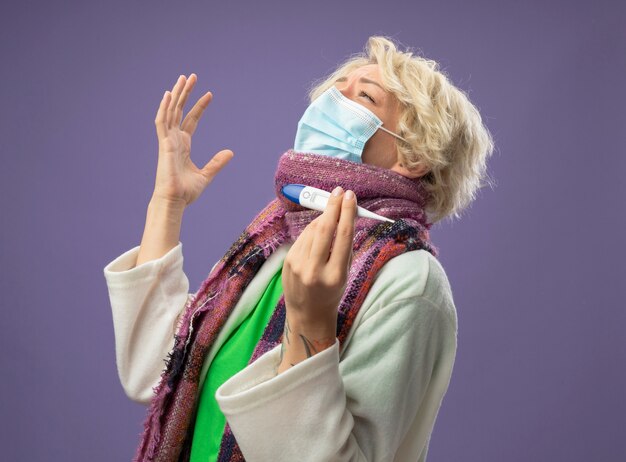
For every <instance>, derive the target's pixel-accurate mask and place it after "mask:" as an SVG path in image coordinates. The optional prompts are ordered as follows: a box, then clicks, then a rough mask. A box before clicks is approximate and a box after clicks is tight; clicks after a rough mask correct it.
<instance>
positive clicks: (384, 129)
mask: <svg viewBox="0 0 626 462" xmlns="http://www.w3.org/2000/svg"><path fill="white" fill-rule="evenodd" d="M378 128H380V129H381V130H382V131H384V132H387V133H389V134H390V135H391V136H395V137H396V138H398V139H399V140H402V141H404V142H405V143H407V144H408V143H409V142H408V141H407V140H405V139H404V138H402V137H401V136H400V135H396V134H395V133H394V132H392V131H391V130H387V129H386V128H385V127H383V126H382V125H381V126H380V127H378Z"/></svg>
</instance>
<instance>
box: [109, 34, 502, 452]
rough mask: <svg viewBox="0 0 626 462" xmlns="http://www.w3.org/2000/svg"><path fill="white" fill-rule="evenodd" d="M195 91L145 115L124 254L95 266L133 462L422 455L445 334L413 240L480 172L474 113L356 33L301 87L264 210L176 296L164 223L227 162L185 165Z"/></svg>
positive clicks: (427, 253)
mask: <svg viewBox="0 0 626 462" xmlns="http://www.w3.org/2000/svg"><path fill="white" fill-rule="evenodd" d="M195 82H196V77H195V75H194V74H192V75H191V76H190V77H189V79H186V78H185V77H184V76H181V77H180V78H179V80H178V81H177V83H176V85H175V86H174V88H173V90H172V92H171V93H170V92H165V95H164V97H163V99H162V101H161V104H160V107H159V110H158V112H157V116H156V119H155V124H156V130H157V135H158V138H159V159H158V166H157V176H156V182H155V190H154V193H153V196H152V199H151V201H150V204H149V206H148V213H147V220H146V227H145V230H144V235H143V238H142V241H141V245H140V246H138V247H135V248H133V249H131V250H129V251H127V252H125V253H124V254H122V255H120V256H119V257H117V258H116V259H115V260H113V261H112V262H111V263H109V264H108V265H107V266H106V267H105V269H104V274H105V278H106V280H107V284H108V288H109V295H110V299H111V305H112V309H113V318H114V327H115V338H116V357H117V365H118V371H119V375H120V379H121V382H122V385H123V386H124V389H125V391H126V393H127V395H128V396H129V397H130V398H131V399H133V400H135V401H138V402H141V403H145V404H150V408H149V411H148V416H147V419H146V422H145V424H144V433H143V436H142V440H141V443H140V445H139V447H138V449H137V453H136V456H135V460H162V461H165V460H203V461H213V460H220V461H223V460H244V459H245V460H248V461H296V460H297V461H302V460H310V461H330V460H333V461H335V460H337V461H343V460H346V461H347V460H359V461H389V460H394V461H415V460H419V461H424V460H426V455H427V451H428V442H429V438H430V434H431V432H432V428H433V426H434V422H435V418H436V415H437V412H438V409H439V406H440V404H441V401H442V399H443V396H444V395H445V392H446V390H447V387H448V383H449V380H450V377H451V373H452V368H453V364H454V358H455V353H456V333H457V318H456V309H455V306H454V301H453V297H452V291H451V288H450V285H449V282H448V279H447V277H446V274H445V271H444V269H443V268H442V266H441V265H440V263H439V262H438V260H437V259H436V258H435V257H436V256H437V254H438V250H437V249H436V247H434V246H433V245H432V244H431V243H430V237H429V232H428V230H429V229H430V227H431V226H432V224H433V223H435V222H437V221H439V220H441V219H443V218H445V217H450V216H456V217H458V216H459V215H458V214H459V212H460V211H461V210H462V209H463V208H465V207H466V206H467V205H468V204H469V203H470V202H471V201H472V200H473V199H474V196H475V192H476V190H477V189H478V188H479V187H480V186H481V180H482V179H483V177H485V171H486V159H487V157H488V156H489V155H490V154H491V153H492V150H493V144H492V140H491V136H490V134H489V132H488V130H487V129H486V128H485V127H484V126H483V124H482V122H481V117H480V115H479V113H478V111H477V110H476V108H475V107H474V106H473V105H472V104H471V103H470V101H469V100H468V99H467V97H466V95H465V94H464V93H463V92H462V91H460V90H458V89H457V88H455V87H454V86H453V85H452V84H451V83H450V82H449V81H448V79H447V78H446V77H445V76H444V75H443V74H442V73H441V72H440V71H439V70H438V68H437V64H436V63H435V62H434V61H430V60H426V59H424V58H422V57H418V56H413V55H412V53H410V52H402V51H399V50H397V47H396V46H395V44H394V43H393V42H391V41H390V40H388V39H386V38H383V37H371V38H370V39H369V41H368V44H367V47H366V52H365V53H364V54H363V55H359V56H357V57H354V58H351V59H350V60H348V61H347V62H346V63H344V64H343V65H341V66H340V67H339V68H338V69H337V70H336V71H335V72H334V73H333V74H332V75H330V76H329V77H328V78H327V79H325V80H324V81H322V82H321V83H320V84H319V85H317V86H316V87H315V88H314V89H313V90H312V92H311V95H310V96H311V105H310V106H309V108H307V110H306V111H305V113H304V115H303V116H302V119H301V120H300V122H299V124H298V129H297V133H296V139H295V143H294V149H293V150H289V151H287V152H286V153H285V154H283V155H282V156H281V157H280V159H279V163H278V168H277V170H276V175H275V186H276V196H277V197H276V199H274V200H273V201H272V202H271V203H270V204H268V206H266V207H265V208H264V209H263V210H262V211H261V212H260V213H259V214H258V215H257V217H256V218H255V219H254V220H253V221H252V223H251V224H250V225H249V226H248V227H247V228H246V229H245V231H244V232H243V233H242V235H241V236H240V237H239V238H238V239H237V240H236V241H235V242H234V243H233V245H232V246H231V248H230V249H229V250H228V252H227V253H226V254H225V255H224V257H223V258H222V259H221V260H220V261H219V262H218V263H217V264H216V265H215V266H214V267H213V269H212V270H211V272H210V273H209V276H208V277H207V279H206V280H205V281H204V282H203V283H202V285H201V287H200V289H199V290H198V291H197V292H196V293H195V294H188V288H189V282H188V280H187V278H186V276H185V274H184V272H183V270H182V260H183V258H182V243H181V242H180V241H179V236H180V226H181V221H182V214H183V211H184V209H185V208H186V207H187V206H188V205H189V204H191V203H192V202H194V201H195V200H196V199H197V198H198V197H199V195H200V194H201V193H202V191H203V190H204V189H205V188H206V186H207V185H208V184H209V183H210V182H211V180H212V179H213V177H214V176H215V175H216V174H217V173H218V172H219V171H220V170H221V169H222V168H223V167H224V166H225V165H226V164H227V163H228V162H229V161H230V159H231V158H232V156H233V153H232V152H231V151H229V150H224V151H220V152H218V153H217V154H216V155H215V156H214V157H213V158H212V159H211V161H209V162H208V163H207V164H206V165H205V166H204V167H203V168H202V169H198V168H197V167H196V166H195V165H194V164H193V162H192V161H191V159H190V157H189V153H190V145H191V136H192V135H193V133H194V131H195V129H196V127H197V124H198V121H199V119H200V117H201V116H202V113H203V111H204V110H205V109H206V107H207V106H208V104H209V102H210V100H211V93H206V94H205V95H204V96H203V97H201V98H200V99H199V100H198V102H197V103H196V104H195V106H194V107H193V108H192V109H191V111H190V112H189V113H188V114H187V116H186V117H185V119H184V120H183V119H182V113H183V108H184V106H185V103H186V101H187V98H188V96H189V93H190V92H191V90H192V88H193V86H194V84H195ZM181 122H182V125H181ZM290 183H297V184H308V185H311V186H315V187H318V188H321V189H325V190H328V191H330V190H332V191H333V194H332V196H331V198H330V200H329V203H328V207H327V208H326V210H325V211H324V212H323V213H320V212H315V211H311V210H307V209H303V208H302V207H300V206H298V205H295V204H293V203H291V202H289V201H288V200H287V199H286V198H284V197H283V196H282V194H281V190H282V187H283V186H285V185H286V184H290ZM357 200H358V202H359V205H360V206H362V207H364V208H366V209H369V210H371V211H373V212H375V213H378V214H379V215H382V216H385V217H387V218H390V219H392V220H394V223H386V222H385V223H383V222H380V221H376V220H372V219H368V218H357V216H356V206H357ZM166 356H167V360H166V367H165V370H163V371H162V365H163V364H162V362H161V361H162V359H163V358H165V357H166Z"/></svg>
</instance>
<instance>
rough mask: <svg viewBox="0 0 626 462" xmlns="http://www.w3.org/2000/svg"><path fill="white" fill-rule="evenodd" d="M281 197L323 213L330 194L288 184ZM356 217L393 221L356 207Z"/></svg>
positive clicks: (284, 187)
mask: <svg viewBox="0 0 626 462" xmlns="http://www.w3.org/2000/svg"><path fill="white" fill-rule="evenodd" d="M282 193H283V196H285V197H286V198H287V199H289V200H290V201H291V202H295V203H296V204H299V205H301V206H302V207H306V208H307V209H312V210H318V211H320V212H323V211H324V209H326V204H328V198H329V197H330V193H329V192H328V191H324V190H323V189H318V188H314V187H313V186H306V185H303V184H288V185H285V186H283V188H282ZM356 214H357V216H359V217H362V218H373V219H374V220H380V221H388V222H390V223H393V222H394V221H393V220H390V219H389V218H385V217H383V216H381V215H378V214H376V213H374V212H370V211H369V210H367V209H364V208H363V207H359V206H357V211H356Z"/></svg>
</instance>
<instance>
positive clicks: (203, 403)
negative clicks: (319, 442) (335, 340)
mask: <svg viewBox="0 0 626 462" xmlns="http://www.w3.org/2000/svg"><path fill="white" fill-rule="evenodd" d="M281 270H282V267H281V268H279V270H278V271H277V272H276V274H275V275H274V277H272V280H271V281H270V283H269V285H268V286H267V288H266V289H265V292H263V295H262V296H261V299H260V300H259V301H258V303H257V305H256V306H255V308H254V310H252V311H251V312H250V314H249V315H248V316H247V317H246V319H244V320H243V322H242V323H241V325H240V326H239V327H238V328H236V329H235V330H234V331H233V332H232V333H231V334H230V336H229V337H228V338H227V339H226V342H224V344H223V345H222V347H221V348H220V349H219V351H218V352H217V354H216V355H215V358H213V361H212V362H211V365H210V366H209V370H208V371H207V376H206V379H205V380H204V384H203V385H202V391H201V393H200V399H199V401H198V413H197V415H196V424H195V427H194V434H193V441H192V444H191V459H190V460H191V462H215V461H217V456H218V454H219V449H220V444H221V442H222V434H223V433H224V427H225V426H226V418H225V417H224V414H222V411H221V410H220V408H219V406H218V405H217V401H216V400H215V392H216V391H217V389H218V388H219V387H220V386H221V385H222V384H223V383H224V382H226V381H227V380H228V379H229V378H231V377H232V376H233V375H235V374H236V373H237V372H239V371H241V370H242V369H244V368H245V367H246V366H247V365H248V362H249V361H250V358H251V357H252V353H253V352H254V348H255V347H256V344H257V343H258V342H259V340H260V339H261V336H262V335H263V332H264V331H265V327H266V326H267V324H268V322H269V320H270V318H271V317H272V314H273V312H274V308H275V307H276V304H277V303H278V300H279V299H280V296H281V295H282V293H283V286H282V281H281V277H280V276H281Z"/></svg>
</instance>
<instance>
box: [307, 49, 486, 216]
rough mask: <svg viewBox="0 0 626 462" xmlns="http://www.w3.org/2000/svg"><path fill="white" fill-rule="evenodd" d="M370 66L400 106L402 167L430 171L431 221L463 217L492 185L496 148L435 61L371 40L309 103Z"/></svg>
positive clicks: (321, 83) (314, 92)
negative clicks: (490, 171)
mask: <svg viewBox="0 0 626 462" xmlns="http://www.w3.org/2000/svg"><path fill="white" fill-rule="evenodd" d="M367 64H378V65H379V66H380V70H381V76H382V80H383V81H382V82H381V83H382V85H383V86H384V87H385V89H386V90H387V91H389V92H390V93H392V94H393V95H394V96H395V97H396V98H397V99H398V100H399V102H400V104H401V114H400V117H399V121H398V134H399V135H400V136H402V137H403V138H405V139H406V140H407V142H408V143H405V142H403V141H401V140H396V145H397V148H398V153H399V156H400V159H401V163H402V164H403V165H404V166H405V167H406V168H407V169H409V170H410V169H412V168H413V167H417V166H418V165H425V166H426V167H428V170H429V171H428V173H427V174H426V175H424V176H423V177H422V179H423V180H424V185H425V187H426V189H427V190H428V192H429V193H430V200H429V202H428V204H427V207H426V212H427V214H428V217H429V221H430V222H431V223H435V222H437V221H439V220H441V219H443V218H446V217H450V218H451V217H454V218H460V216H461V215H460V212H461V211H462V210H463V209H465V208H466V207H467V206H468V205H469V204H470V203H471V202H472V201H473V200H474V199H475V197H476V192H477V191H478V189H479V188H481V187H483V186H485V183H483V179H486V180H487V183H488V184H490V185H491V184H492V180H491V179H490V178H489V176H488V174H487V158H488V157H489V156H490V155H491V154H492V153H493V148H494V144H493V140H492V137H491V134H490V133H489V130H488V129H487V128H486V127H485V126H484V125H483V123H482V118H481V116H480V113H479V112H478V109H477V108H476V107H475V106H474V105H473V104H472V103H471V102H470V100H469V98H468V96H467V95H466V94H465V92H463V91H462V90H460V89H458V88H456V87H455V86H454V85H452V83H451V82H450V81H449V80H448V77H447V76H446V75H445V74H444V72H443V71H441V70H440V69H439V64H438V63H437V62H435V61H433V60H430V59H426V58H424V57H421V56H415V55H413V53H412V52H411V51H408V50H407V51H406V52H402V51H398V49H397V46H396V44H395V43H394V42H393V41H391V40H390V39H388V38H386V37H370V38H369V40H368V41H367V44H366V47H365V51H364V52H363V53H358V54H356V55H352V56H351V57H350V58H349V59H348V60H347V61H345V62H344V63H343V64H341V65H340V66H339V67H338V68H337V69H336V70H335V71H334V72H333V73H332V74H330V75H329V76H327V77H324V78H322V79H321V80H320V81H317V82H316V83H314V86H313V88H312V89H311V90H310V92H309V98H310V100H311V101H313V100H314V99H315V98H317V97H318V96H319V95H320V94H321V93H323V92H324V91H326V90H327V89H328V88H330V87H331V86H332V85H333V84H334V83H335V81H336V80H337V79H338V78H340V77H343V76H345V75H347V74H348V73H350V72H351V71H352V70H354V69H356V68H359V67H361V66H364V65H367Z"/></svg>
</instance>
